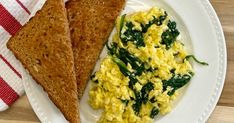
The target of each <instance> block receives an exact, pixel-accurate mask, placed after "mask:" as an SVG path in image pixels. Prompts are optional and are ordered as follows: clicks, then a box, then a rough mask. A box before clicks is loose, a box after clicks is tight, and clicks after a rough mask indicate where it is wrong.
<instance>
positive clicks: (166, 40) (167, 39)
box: [161, 20, 180, 49]
mask: <svg viewBox="0 0 234 123" xmlns="http://www.w3.org/2000/svg"><path fill="white" fill-rule="evenodd" d="M167 27H168V28H169V29H167V30H166V31H164V32H163V34H162V36H161V38H162V42H161V43H162V44H165V45H166V47H167V49H169V48H170V47H171V45H172V44H173V43H174V42H175V40H176V38H177V36H178V35H179V34H180V32H179V31H178V29H176V22H175V21H170V20H169V22H168V24H167Z"/></svg>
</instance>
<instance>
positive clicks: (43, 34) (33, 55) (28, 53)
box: [7, 0, 80, 123]
mask: <svg viewBox="0 0 234 123" xmlns="http://www.w3.org/2000/svg"><path fill="white" fill-rule="evenodd" d="M7 47H8V48H9V49H10V50H11V51H12V52H13V53H14V55H15V56H16V57H17V58H18V59H19V60H20V61H21V62H22V64H23V66H24V67H25V68H26V69H27V70H28V71H29V73H30V74H31V76H32V77H33V78H34V80H36V82H37V83H38V84H40V85H41V86H42V87H43V89H44V90H45V91H46V92H47V93H48V96H49V98H50V99H51V100H52V101H53V103H54V104H55V105H56V106H57V107H58V108H59V109H60V110H61V112H62V113H63V114H64V116H65V118H66V119H67V120H68V121H70V122H71V123H79V122H80V121H79V112H78V110H79V107H78V98H77V84H76V77H75V70H74V57H73V52H72V45H71V40H70V34H69V24H68V20H67V15H66V9H65V5H64V2H63V0H47V1H46V3H45V5H44V6H43V8H42V9H41V10H40V11H39V12H37V14H36V15H35V16H34V17H33V18H32V19H31V20H30V21H29V22H28V23H27V24H26V25H25V26H24V27H23V28H22V29H21V30H20V31H19V32H18V33H17V34H16V35H15V36H13V37H12V38H11V39H10V40H9V42H8V43H7Z"/></svg>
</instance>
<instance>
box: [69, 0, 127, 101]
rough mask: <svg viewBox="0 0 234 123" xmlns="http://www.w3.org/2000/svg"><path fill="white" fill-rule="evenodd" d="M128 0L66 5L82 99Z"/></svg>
mask: <svg viewBox="0 0 234 123" xmlns="http://www.w3.org/2000/svg"><path fill="white" fill-rule="evenodd" d="M124 4H125V0H69V1H68V3H67V4H66V8H67V12H68V20H69V24H70V32H71V39H72V46H73V54H74V59H75V71H76V79H77V87H78V94H79V99H80V98H81V96H82V94H83V92H84V90H85V87H86V83H87V81H88V80H89V76H90V73H91V71H92V70H93V68H94V66H95V62H96V60H97V59H98V56H99V54H100V52H101V50H102V48H103V45H104V44H105V42H106V41H107V39H108V37H109V34H110V33H111V31H112V29H113V27H114V23H115V19H116V18H117V16H118V15H119V14H120V11H121V10H122V8H123V6H124Z"/></svg>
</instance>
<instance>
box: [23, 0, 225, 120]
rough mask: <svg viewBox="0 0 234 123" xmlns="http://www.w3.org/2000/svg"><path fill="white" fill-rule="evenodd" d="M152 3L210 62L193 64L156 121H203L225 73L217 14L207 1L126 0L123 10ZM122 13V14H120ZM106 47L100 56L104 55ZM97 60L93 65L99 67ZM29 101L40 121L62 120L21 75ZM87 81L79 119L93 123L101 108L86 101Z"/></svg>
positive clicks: (37, 88)
mask: <svg viewBox="0 0 234 123" xmlns="http://www.w3.org/2000/svg"><path fill="white" fill-rule="evenodd" d="M152 6H157V7H160V8H163V9H165V10H166V11H167V12H168V13H169V15H170V16H171V18H172V19H173V20H175V21H176V22H177V24H178V28H179V30H180V31H181V35H182V41H183V42H184V43H185V46H186V48H187V50H188V52H189V53H191V54H194V55H195V56H196V57H198V58H199V59H201V60H203V61H206V62H208V63H209V66H201V65H198V64H195V63H194V64H193V67H194V69H195V73H196V74H195V76H194V77H193V79H192V80H191V81H190V84H189V85H188V86H186V87H185V88H183V89H182V90H181V93H182V94H181V96H180V98H178V99H177V100H176V101H175V103H174V104H173V105H174V106H173V110H172V111H171V113H169V114H167V115H165V116H162V117H160V118H157V119H156V120H155V122H157V123H172V122H175V123H203V122H205V121H206V120H207V119H208V117H209V115H210V114H211V112H212V111H213V109H214V107H215V105H216V103H217V101H218V99H219V96H220V94H221V91H222V88H223V84H224V79H225V74H226V61H227V60H226V59H227V56H226V44H225V39H224V35H223V31H222V28H221V25H220V22H219V20H218V17H217V15H216V13H215V11H214V9H213V8H212V6H211V4H210V3H209V1H208V0H157V1H156V0H128V1H127V5H126V7H125V9H124V11H123V13H129V12H132V11H136V10H145V9H148V8H150V7H152ZM123 13H122V14H123ZM105 53H106V52H105V49H104V50H103V52H102V54H101V58H102V57H103V56H104V55H105ZM98 66H99V62H98V64H97V65H96V68H95V70H96V69H98ZM23 79H24V87H25V91H26V94H27V95H28V98H29V101H30V103H31V105H32V107H33V109H34V111H35V112H36V114H37V116H38V117H39V119H40V120H41V121H42V122H51V123H64V122H66V120H65V119H64V117H63V115H62V114H61V112H60V111H59V110H58V109H57V108H56V107H55V106H54V104H53V103H52V102H51V101H50V100H49V98H48V96H47V94H46V93H45V92H44V91H43V90H42V89H41V87H40V86H39V85H37V84H36V82H34V81H33V80H32V78H31V77H30V76H29V75H28V74H27V72H25V73H24V75H23ZM89 88H90V83H89V84H88V87H87V88H86V90H85V94H84V96H83V98H82V100H81V103H80V112H81V120H82V122H83V123H93V122H95V121H96V120H97V119H98V118H99V116H100V112H101V111H95V110H92V108H90V107H89V105H88V104H87V100H88V90H89Z"/></svg>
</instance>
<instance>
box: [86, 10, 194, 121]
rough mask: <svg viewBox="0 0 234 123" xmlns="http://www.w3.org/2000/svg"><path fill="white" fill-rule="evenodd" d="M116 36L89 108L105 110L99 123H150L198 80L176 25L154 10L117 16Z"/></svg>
mask: <svg viewBox="0 0 234 123" xmlns="http://www.w3.org/2000/svg"><path fill="white" fill-rule="evenodd" d="M116 31H117V32H116V34H115V35H114V37H113V44H112V45H111V47H110V46H108V49H109V54H108V55H107V56H106V58H104V59H103V61H102V63H101V66H100V70H98V71H96V73H95V74H94V75H93V76H92V77H91V79H92V81H93V84H92V88H91V90H90V91H89V96H90V98H89V104H90V106H91V107H92V108H94V109H103V113H102V115H101V117H100V119H99V120H98V122H99V123H151V122H152V121H153V119H154V117H155V116H156V115H158V114H161V115H164V114H166V113H168V112H170V111H171V102H172V101H173V100H174V99H175V98H176V96H177V95H178V93H177V89H179V88H181V87H182V86H184V85H185V84H186V83H187V82H188V81H189V80H190V78H191V77H192V75H193V69H192V67H191V65H190V63H189V62H188V61H187V59H186V56H187V53H186V51H185V49H184V45H183V43H181V42H180V41H179V40H178V39H179V38H178V37H179V31H178V30H177V29H176V23H175V22H173V21H171V20H170V18H169V17H168V16H167V13H166V12H165V11H164V10H163V9H159V8H156V7H154V8H152V9H150V10H149V11H146V12H136V13H133V14H131V15H123V16H120V17H118V18H117V20H116Z"/></svg>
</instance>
